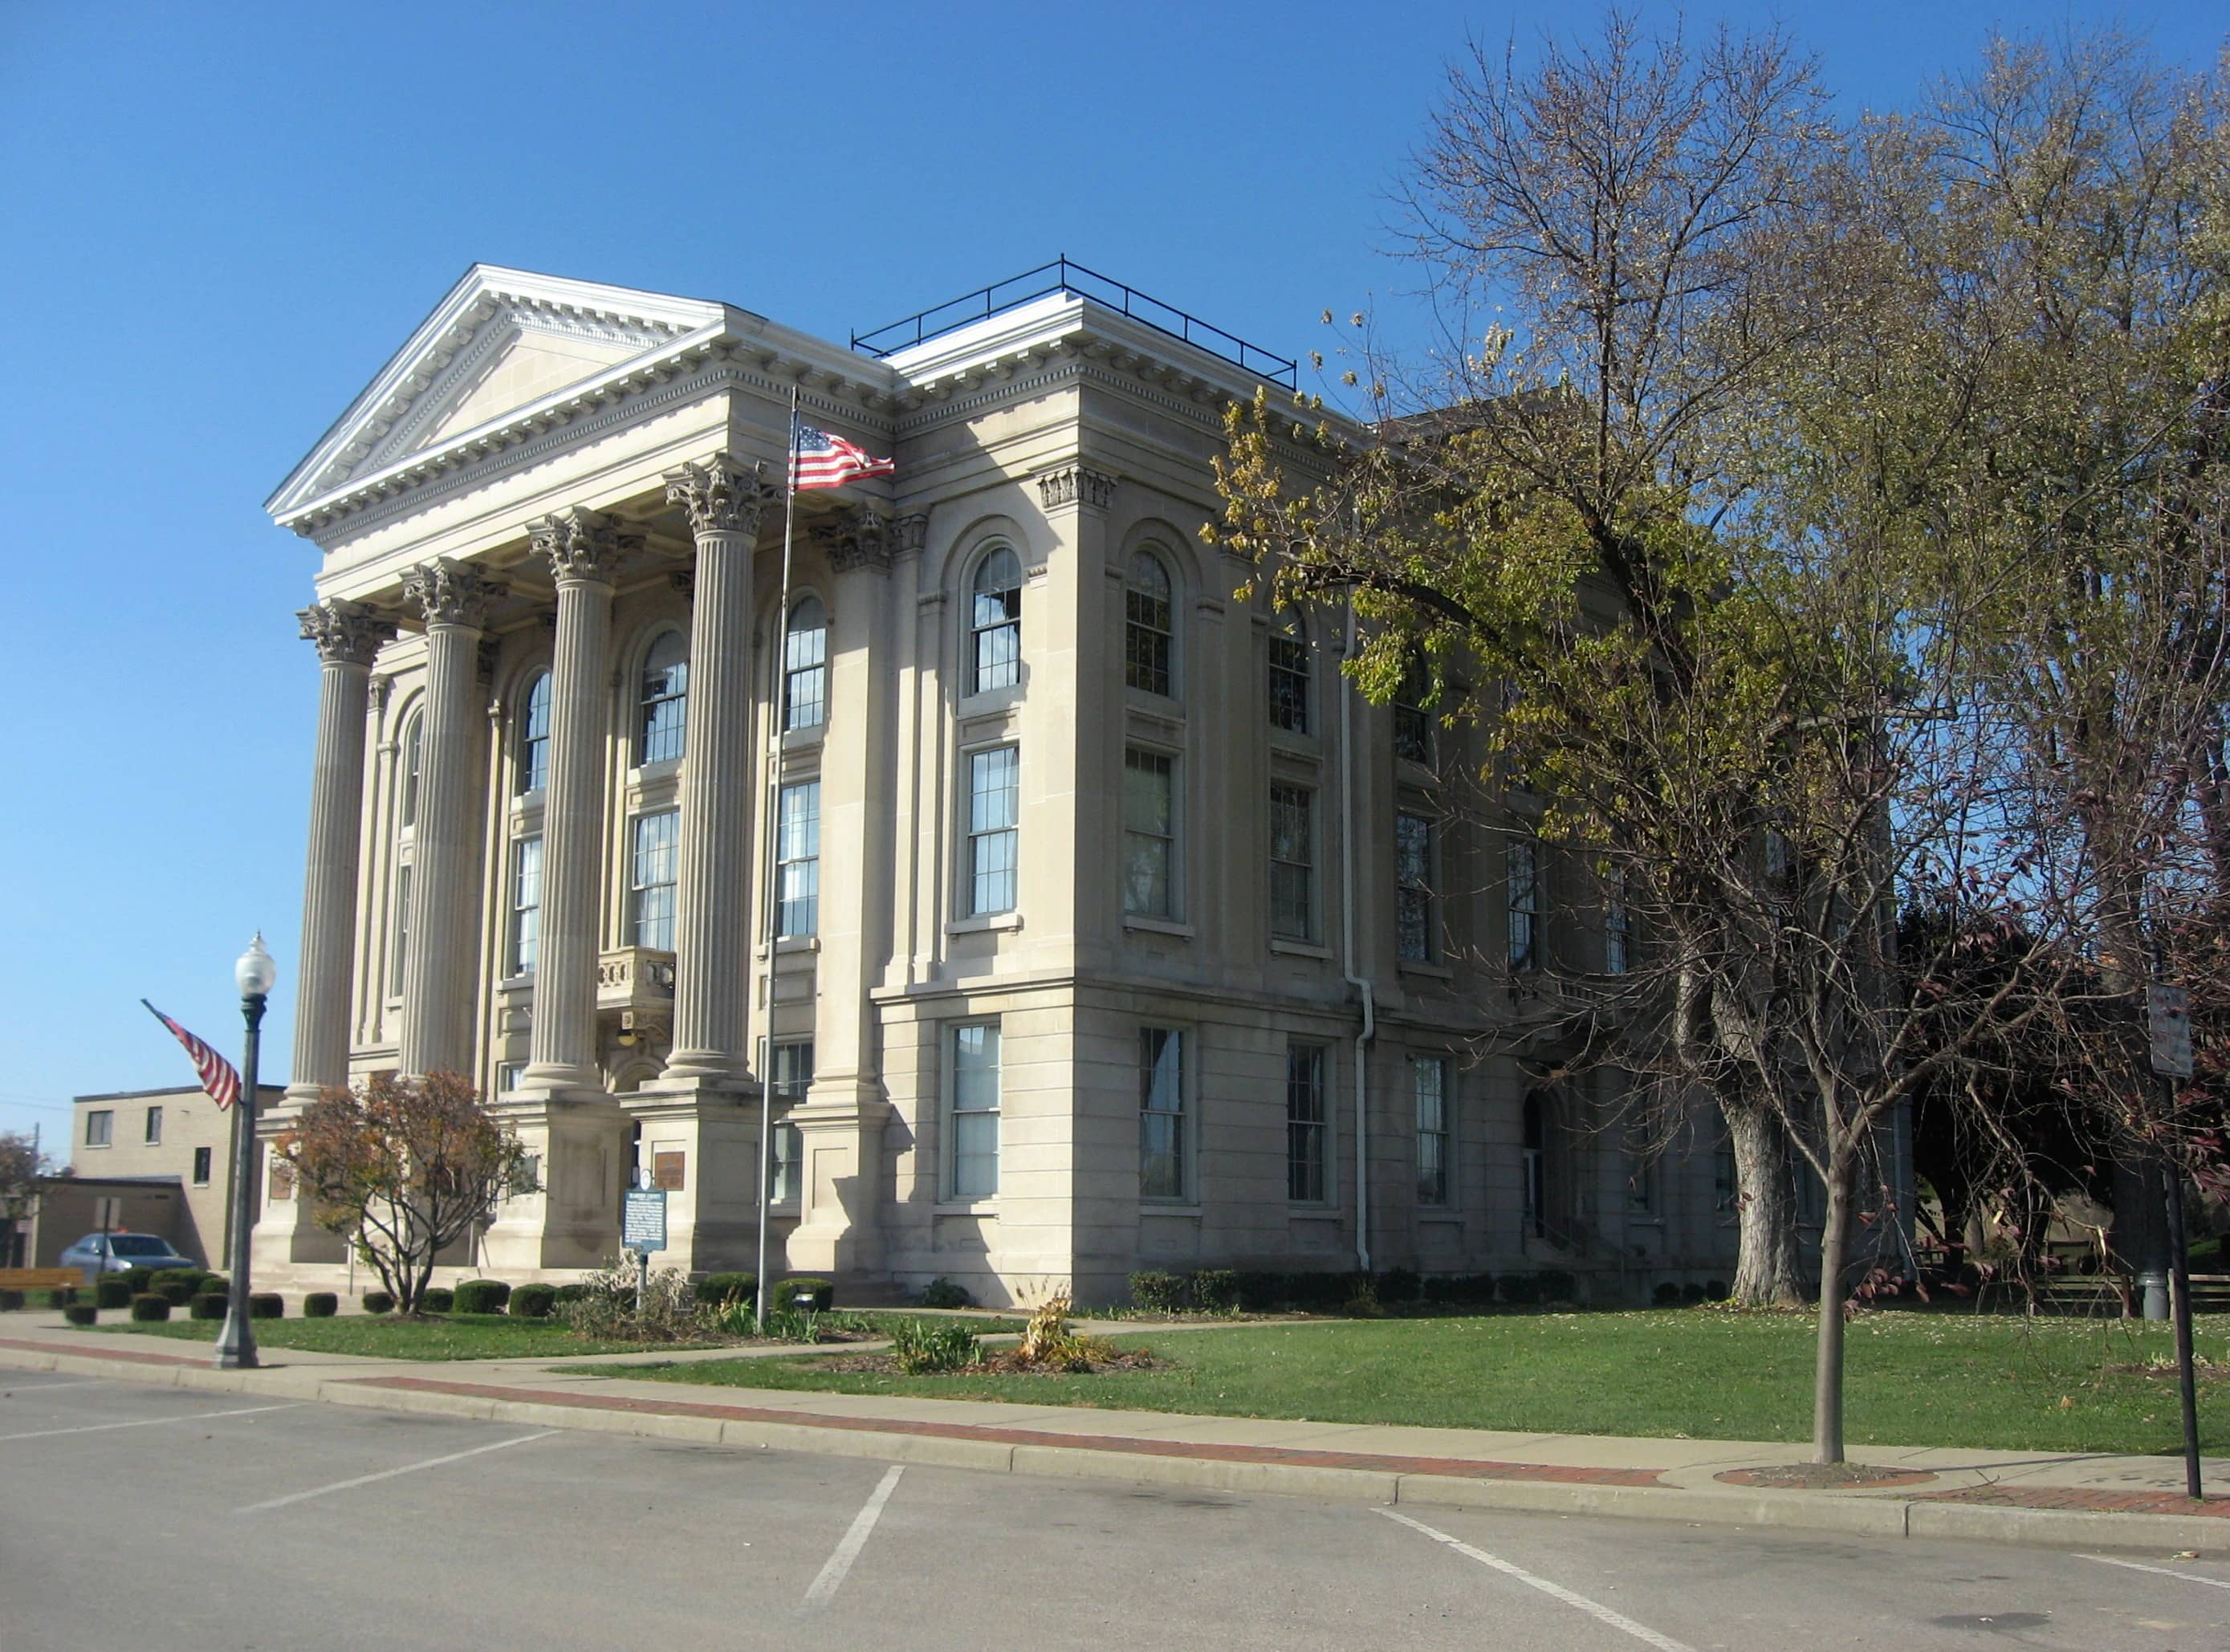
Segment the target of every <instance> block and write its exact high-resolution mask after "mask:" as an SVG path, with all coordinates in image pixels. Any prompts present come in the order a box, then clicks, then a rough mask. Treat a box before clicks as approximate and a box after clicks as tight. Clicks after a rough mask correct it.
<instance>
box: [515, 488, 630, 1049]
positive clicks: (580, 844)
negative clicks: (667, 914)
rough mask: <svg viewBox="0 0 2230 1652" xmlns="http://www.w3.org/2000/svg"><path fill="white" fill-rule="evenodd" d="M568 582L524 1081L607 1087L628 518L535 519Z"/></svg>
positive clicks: (571, 515)
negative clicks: (610, 898)
mask: <svg viewBox="0 0 2230 1652" xmlns="http://www.w3.org/2000/svg"><path fill="white" fill-rule="evenodd" d="M532 532H533V535H534V549H535V551H536V552H537V553H538V555H540V556H543V557H545V558H548V559H549V562H550V571H551V573H552V574H553V575H555V576H556V578H557V581H558V639H557V656H556V658H555V659H554V660H553V661H552V662H551V669H550V775H549V781H548V789H547V790H546V791H545V793H544V794H543V804H542V938H541V945H540V955H539V957H538V958H537V960H536V962H535V967H534V1027H533V1033H532V1042H530V1044H529V1046H528V1053H529V1057H530V1059H529V1060H528V1062H527V1067H526V1074H525V1083H526V1084H527V1085H528V1086H532V1087H543V1086H548V1087H579V1088H601V1086H600V1085H599V1084H598V1081H597V1074H596V952H597V947H596V909H597V901H596V890H597V884H598V874H599V872H600V870H601V863H602V861H603V811H604V758H605V752H604V742H605V736H606V732H607V729H608V727H609V723H610V720H611V717H610V696H609V693H608V692H607V689H608V686H609V685H608V683H607V681H606V679H607V677H608V676H609V673H610V670H611V663H610V656H611V639H612V578H613V574H614V572H615V571H616V569H617V567H618V565H619V559H620V554H621V551H622V539H621V533H620V528H619V525H618V524H617V523H616V522H615V521H614V520H613V519H611V518H610V517H608V516H605V515H603V514H601V513H598V512H596V511H583V510H570V511H561V512H559V513H558V514H557V515H555V516H551V517H545V519H543V520H541V521H539V522H537V523H535V524H534V526H533V530H532Z"/></svg>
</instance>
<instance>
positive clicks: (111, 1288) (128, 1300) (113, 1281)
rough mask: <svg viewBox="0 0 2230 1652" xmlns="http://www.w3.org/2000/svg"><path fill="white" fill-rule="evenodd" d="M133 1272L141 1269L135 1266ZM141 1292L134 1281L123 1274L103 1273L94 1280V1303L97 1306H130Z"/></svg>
mask: <svg viewBox="0 0 2230 1652" xmlns="http://www.w3.org/2000/svg"><path fill="white" fill-rule="evenodd" d="M132 1271H133V1272H135V1273H137V1272H138V1271H139V1270H138V1269H137V1268H134V1269H133V1270H132ZM138 1294H139V1293H138V1292H137V1291H135V1290H134V1289H133V1288H132V1281H130V1280H129V1279H127V1278H126V1277H125V1276H124V1275H123V1274H102V1275H101V1276H100V1278H99V1279H98V1280H96V1281H93V1307H131V1306H132V1298H133V1297H134V1296H136V1295H138Z"/></svg>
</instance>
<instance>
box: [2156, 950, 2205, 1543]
mask: <svg viewBox="0 0 2230 1652" xmlns="http://www.w3.org/2000/svg"><path fill="white" fill-rule="evenodd" d="M2145 1030H2146V1032H2147V1033H2148V1034H2149V1036H2150V1042H2151V1045H2152V1049H2151V1055H2152V1069H2153V1072H2154V1073H2155V1074H2156V1075H2157V1076H2158V1078H2159V1079H2160V1089H2161V1124H2162V1128H2163V1129H2165V1128H2167V1127H2168V1126H2170V1125H2171V1124H2173V1123H2174V1121H2175V1081H2177V1080H2178V1079H2188V1078H2189V1077H2190V1076H2191V997H2190V995H2189V994H2188V993H2187V992H2186V991H2184V990H2183V989H2182V987H2173V986H2154V987H2148V988H2146V989H2145ZM2166 1171H2167V1173H2166V1175H2165V1176H2164V1177H2163V1178H2162V1179H2163V1180H2164V1181H2166V1182H2167V1184H2168V1244H2169V1284H2170V1285H2172V1286H2173V1287H2175V1296H2174V1297H2173V1298H2172V1299H2171V1311H2172V1312H2173V1313H2174V1314H2175V1376H2176V1387H2177V1388H2178V1389H2179V1390H2180V1391H2181V1395H2180V1397H2181V1398H2182V1403H2183V1489H2184V1494H2185V1495H2186V1496H2188V1497H2189V1498H2191V1499H2192V1500H2194V1501H2197V1500H2198V1499H2199V1497H2200V1485H2199V1393H2198V1388H2197V1384H2196V1383H2195V1379H2194V1376H2193V1371H2192V1352H2191V1265H2190V1259H2189V1258H2188V1256H2187V1255H2186V1254H2185V1251H2184V1239H2183V1166H2182V1164H2181V1163H2180V1162H2178V1160H2177V1159H2176V1158H2175V1157H2174V1156H2173V1155H2171V1156H2170V1157H2169V1162H2168V1165H2167V1166H2166Z"/></svg>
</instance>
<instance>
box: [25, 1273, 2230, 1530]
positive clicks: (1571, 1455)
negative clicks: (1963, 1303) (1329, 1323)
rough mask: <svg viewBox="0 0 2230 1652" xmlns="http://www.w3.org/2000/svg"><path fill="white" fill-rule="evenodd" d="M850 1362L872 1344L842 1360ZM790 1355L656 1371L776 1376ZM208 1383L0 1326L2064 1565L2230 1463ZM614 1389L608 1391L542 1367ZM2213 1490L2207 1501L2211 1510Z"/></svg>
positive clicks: (1402, 1498) (705, 1435)
mask: <svg viewBox="0 0 2230 1652" xmlns="http://www.w3.org/2000/svg"><path fill="white" fill-rule="evenodd" d="M855 1346H856V1347H859V1348H860V1349H861V1350H862V1351H864V1350H866V1349H867V1348H871V1347H873V1346H875V1345H873V1344H867V1345H855ZM795 1352H797V1350H796V1349H794V1348H792V1347H790V1346H788V1345H777V1346H774V1347H770V1348H766V1349H763V1350H762V1349H720V1350H715V1351H708V1352H705V1353H703V1354H699V1353H697V1352H695V1351H687V1352H683V1351H677V1352H676V1353H675V1354H674V1355H672V1356H666V1357H665V1358H678V1359H683V1360H687V1359H691V1358H737V1357H739V1356H740V1357H744V1358H761V1357H772V1358H778V1357H782V1356H783V1355H788V1354H793V1353H795ZM263 1357H264V1360H265V1364H264V1365H263V1366H262V1367H261V1369H259V1370H256V1371H216V1370H214V1369H212V1368H211V1366H210V1364H209V1355H208V1354H207V1353H206V1352H203V1353H198V1354H196V1353H189V1352H182V1351H181V1346H180V1344H179V1343H178V1342H177V1340H175V1339H171V1338H167V1337H157V1336H140V1335H133V1334H130V1333H108V1332H87V1331H81V1330H76V1329H74V1328H71V1327H69V1326H67V1325H66V1324H64V1323H63V1322H62V1321H61V1318H60V1316H59V1315H42V1314H35V1313H24V1314H10V1316H8V1320H6V1321H5V1322H0V1368H7V1367H12V1368H14V1369H17V1370H35V1371H72V1372H77V1373H81V1374H86V1375H98V1376H106V1377H111V1378H120V1379H124V1380H129V1381H138V1382H151V1383H158V1384H170V1385H174V1386H178V1387H184V1388H192V1389H198V1390H207V1391H223V1392H239V1393H252V1394H261V1395H271V1396H276V1397H287V1398H295V1399H314V1400H319V1401H323V1402H325V1403H328V1404H346V1405H360V1406H371V1407H375V1408H379V1409H384V1410H396V1411H412V1412H421V1413H431V1414H435V1415H446V1416H471V1417H477V1418H482V1419H487V1420H493V1421H498V1422H515V1423H531V1424H533V1425H536V1426H538V1427H545V1428H548V1427H558V1428H573V1429H596V1430H601V1431H605V1432H616V1433H623V1434H635V1435H642V1436H654V1437H660V1438H668V1439H682V1440H692V1441H697V1442H704V1443H720V1444H726V1445H737V1446H758V1447H762V1448H767V1449H782V1450H787V1451H806V1452H821V1453H827V1454H833V1455H845V1456H864V1457H874V1458H881V1459H885V1460H888V1461H893V1462H924V1463H935V1464H938V1465H942V1466H945V1467H951V1468H976V1469H983V1470H987V1471H989V1472H993V1473H1002V1474H1024V1475H1061V1476H1072V1477H1074V1476H1081V1477H1089V1478H1104V1479H1115V1480H1125V1481H1155V1482H1161V1483H1167V1484H1180V1485H1189V1486H1198V1487H1211V1488H1215V1489H1218V1490H1224V1491H1234V1492H1281V1493H1290V1494H1299V1495H1305V1496H1313V1497H1324V1498H1333V1499H1340V1500H1357V1501H1366V1502H1372V1503H1380V1504H1396V1503H1398V1504H1404V1505H1408V1504H1421V1505H1426V1506H1439V1507H1450V1506H1453V1507H1475V1508H1500V1509H1531V1510H1537V1511H1542V1512H1553V1513H1575V1514H1576V1513H1588V1514H1611V1515H1627V1516H1634V1517H1639V1518H1643V1519H1656V1520H1685V1521H1692V1522H1707V1523H1712V1524H1727V1525H1743V1526H1782V1527H1795V1528H1808V1529H1812V1530H1816V1531H1823V1532H1837V1533H1847V1534H1853V1535H1869V1536H1876V1537H1888V1538H1902V1537H1914V1538H1964V1539H1985V1540H1994V1541H2000V1542H2014V1543H2024V1544H2037V1545H2043V1546H2055V1547H2064V1548H2091V1547H2099V1546H2143V1547H2148V1548H2161V1549H2167V1550H2178V1549H2202V1548H2205V1549H2216V1550H2225V1549H2230V1518H2226V1517H2230V1462H2227V1461H2223V1460H2217V1459H2210V1460H2209V1461H2208V1462H2207V1465H2206V1480H2207V1485H2208V1487H2210V1495H2209V1497H2208V1498H2207V1500H2205V1501H2203V1502H2201V1503H2198V1504H2194V1503H2192V1502H2191V1501H2190V1500H2188V1499H2187V1498H2185V1497H2184V1496H2183V1494H2182V1485H2183V1476H2182V1462H2180V1460H2177V1459H2175V1458H2166V1457H2126V1456H2112V1455H2103V1454H2101V1455H2072V1454H2053V1453H2021V1452H2011V1451H1968V1450H1956V1449H1947V1448H1941V1447H1932V1448H1902V1447H1877V1446H1868V1447H1866V1448H1865V1449H1864V1450H1863V1452H1862V1454H1861V1455H1862V1457H1863V1460H1864V1462H1866V1465H1867V1466H1868V1467H1870V1468H1876V1469H1879V1470H1881V1471H1882V1473H1881V1475H1879V1477H1877V1478H1875V1479H1874V1480H1872V1481H1871V1482H1869V1483H1867V1484H1865V1485H1861V1486H1854V1487H1847V1488H1842V1489H1836V1490H1820V1489H1811V1488H1781V1487H1770V1486H1761V1485H1757V1484H1752V1483H1746V1481H1747V1480H1748V1478H1749V1477H1750V1475H1753V1474H1755V1473H1756V1471H1759V1470H1762V1469H1771V1468H1776V1467H1778V1466H1781V1465H1787V1464H1790V1463H1793V1462H1801V1460H1802V1459H1803V1457H1804V1456H1805V1455H1806V1453H1805V1450H1804V1449H1803V1448H1802V1447H1801V1446H1795V1445H1787V1444H1773V1443H1769V1442H1745V1441H1728V1440H1663V1439H1621V1438H1616V1437H1611V1436H1591V1435H1554V1434H1523V1433H1504V1432H1497V1431H1493V1430H1487V1429H1427V1428H1413V1427H1399V1426H1385V1425H1373V1424H1354V1423H1308V1422H1295V1421H1285V1420H1279V1419H1272V1418H1251V1417H1228V1416H1188V1415H1183V1414H1178V1413H1171V1412H1162V1411H1113V1410H1095V1409H1092V1408H1088V1407H1082V1406H1064V1405H1025V1404H1013V1403H1007V1402H987V1401H967V1400H945V1399H927V1398H918V1397H910V1396H905V1395H862V1394H835V1393H820V1392H810V1391H803V1392H801V1391H792V1390H770V1389H751V1388H737V1387H731V1386H726V1385H714V1384H688V1383H674V1382H663V1381H646V1380H643V1379H641V1378H628V1377H625V1376H622V1375H620V1374H617V1371H618V1370H623V1369H624V1368H625V1367H626V1366H628V1365H633V1364H640V1363H642V1361H643V1360H644V1359H645V1358H646V1356H644V1355H642V1354H634V1353H630V1354H608V1355H597V1356H585V1357H584V1356H569V1357H566V1358H558V1359H551V1358H507V1359H488V1360H444V1361H429V1360H380V1359H370V1358H362V1357H359V1356H356V1355H350V1354H320V1353H311V1352H302V1351H298V1350H293V1349H266V1350H265V1351H264V1353H263ZM559 1365H564V1366H572V1367H579V1366H588V1367H590V1368H591V1369H592V1370H593V1369H595V1368H597V1367H613V1368H617V1369H616V1371H615V1374H614V1375H612V1376H609V1377H606V1376H602V1375H590V1374H583V1373H580V1372H578V1371H573V1372H564V1373H561V1372H559V1371H557V1370H555V1369H553V1368H554V1367H556V1366H559ZM2217 1488H2219V1489H2217Z"/></svg>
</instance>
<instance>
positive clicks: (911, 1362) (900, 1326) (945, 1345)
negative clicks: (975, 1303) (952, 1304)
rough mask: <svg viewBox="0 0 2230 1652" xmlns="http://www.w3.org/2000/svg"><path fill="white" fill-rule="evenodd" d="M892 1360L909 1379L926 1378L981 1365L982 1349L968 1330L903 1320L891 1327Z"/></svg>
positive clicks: (921, 1321)
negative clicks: (968, 1366)
mask: <svg viewBox="0 0 2230 1652" xmlns="http://www.w3.org/2000/svg"><path fill="white" fill-rule="evenodd" d="M891 1358H893V1359H895V1360H897V1361H898V1365H899V1370H900V1371H904V1372H906V1375H907V1376H909V1377H926V1376H929V1375H931V1374H932V1373H933V1372H936V1371H958V1370H960V1369H961V1368H962V1367H963V1366H964V1365H976V1364H978V1363H980V1362H981V1361H982V1359H983V1344H982V1343H981V1342H978V1341H977V1340H976V1336H975V1333H972V1332H971V1331H970V1330H969V1329H968V1328H967V1327H966V1326H961V1325H952V1324H931V1322H930V1321H929V1320H899V1322H898V1323H897V1324H896V1325H893V1326H892V1327H891Z"/></svg>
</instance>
